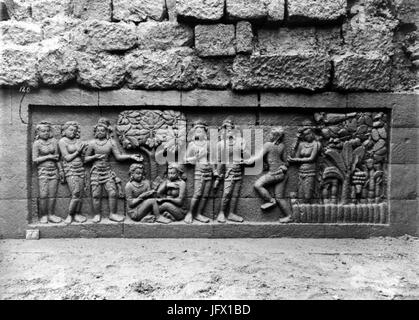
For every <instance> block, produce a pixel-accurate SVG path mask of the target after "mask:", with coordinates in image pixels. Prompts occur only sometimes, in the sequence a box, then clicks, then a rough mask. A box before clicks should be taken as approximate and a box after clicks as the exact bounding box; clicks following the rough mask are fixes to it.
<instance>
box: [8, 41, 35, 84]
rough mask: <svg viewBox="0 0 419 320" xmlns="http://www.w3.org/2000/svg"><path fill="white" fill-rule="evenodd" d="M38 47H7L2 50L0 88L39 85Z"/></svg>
mask: <svg viewBox="0 0 419 320" xmlns="http://www.w3.org/2000/svg"><path fill="white" fill-rule="evenodd" d="M37 51H38V47H37V46H35V45H33V46H16V45H7V46H3V47H1V48H0V86H18V85H26V86H31V87H36V86H37V85H38V73H37V68H36V62H37Z"/></svg>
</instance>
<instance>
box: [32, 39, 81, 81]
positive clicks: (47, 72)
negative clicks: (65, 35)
mask: <svg viewBox="0 0 419 320" xmlns="http://www.w3.org/2000/svg"><path fill="white" fill-rule="evenodd" d="M73 50H74V48H72V47H70V46H68V45H66V44H63V43H57V44H53V45H51V46H43V48H42V50H41V52H40V54H39V56H38V73H39V77H40V80H41V81H42V83H43V84H46V85H50V86H57V85H62V84H65V83H66V82H68V81H70V80H73V79H74V78H75V75H76V66H77V64H76V59H75V58H74V51H73Z"/></svg>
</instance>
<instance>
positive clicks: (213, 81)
mask: <svg viewBox="0 0 419 320" xmlns="http://www.w3.org/2000/svg"><path fill="white" fill-rule="evenodd" d="M232 67H233V60H232V59H202V60H201V61H200V63H199V66H198V68H197V70H196V73H197V78H198V87H199V88H204V89H225V88H228V87H229V86H230V83H231V73H232Z"/></svg>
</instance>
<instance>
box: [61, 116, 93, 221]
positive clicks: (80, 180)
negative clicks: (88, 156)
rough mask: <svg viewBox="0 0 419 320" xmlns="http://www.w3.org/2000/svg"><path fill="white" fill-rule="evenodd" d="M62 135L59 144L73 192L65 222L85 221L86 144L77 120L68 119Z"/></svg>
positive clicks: (68, 182)
mask: <svg viewBox="0 0 419 320" xmlns="http://www.w3.org/2000/svg"><path fill="white" fill-rule="evenodd" d="M62 136H63V137H62V138H61V139H60V141H59V142H58V146H59V148H60V152H61V156H62V164H63V169H64V174H65V179H66V182H67V185H68V188H69V189H70V193H71V200H70V204H69V207H68V216H67V218H66V219H65V222H66V223H67V224H69V223H71V222H72V221H73V219H74V221H75V222H79V223H83V222H85V221H86V220H87V219H86V217H85V216H83V215H81V214H80V210H81V205H82V193H83V188H84V180H85V169H84V167H83V159H82V158H83V156H82V155H83V150H84V148H85V146H86V145H85V143H83V142H82V141H80V139H79V138H80V125H79V124H78V123H77V122H76V121H68V122H66V123H65V124H64V125H63V126H62Z"/></svg>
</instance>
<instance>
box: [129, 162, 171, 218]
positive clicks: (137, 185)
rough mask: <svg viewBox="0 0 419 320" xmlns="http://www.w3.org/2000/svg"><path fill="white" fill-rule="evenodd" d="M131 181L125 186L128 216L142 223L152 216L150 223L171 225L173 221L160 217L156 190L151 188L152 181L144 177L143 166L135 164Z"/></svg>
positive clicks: (131, 172) (131, 167) (132, 166)
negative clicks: (144, 219)
mask: <svg viewBox="0 0 419 320" xmlns="http://www.w3.org/2000/svg"><path fill="white" fill-rule="evenodd" d="M129 174H130V180H129V181H128V182H127V184H126V185H125V194H126V198H127V206H128V214H129V216H130V217H131V219H132V220H134V221H141V220H142V219H143V218H144V217H146V216H147V215H149V214H151V215H150V217H151V218H152V220H150V222H154V221H156V222H160V223H170V222H171V220H169V219H168V218H165V217H163V216H161V215H160V212H159V207H158V204H157V201H156V198H155V196H156V190H154V189H152V188H151V184H150V181H149V180H147V179H145V177H144V167H143V165H142V164H139V163H134V164H132V165H131V166H130V168H129Z"/></svg>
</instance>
